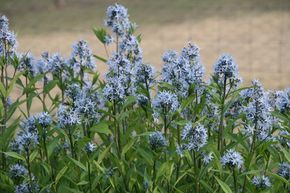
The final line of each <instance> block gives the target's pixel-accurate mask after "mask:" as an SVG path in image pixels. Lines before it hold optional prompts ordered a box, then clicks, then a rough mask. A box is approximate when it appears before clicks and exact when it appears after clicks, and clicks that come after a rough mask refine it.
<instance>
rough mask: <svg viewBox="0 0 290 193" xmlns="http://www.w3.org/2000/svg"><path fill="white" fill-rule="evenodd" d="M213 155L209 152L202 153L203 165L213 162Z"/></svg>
mask: <svg viewBox="0 0 290 193" xmlns="http://www.w3.org/2000/svg"><path fill="white" fill-rule="evenodd" d="M212 154H213V153H212V152H210V153H204V152H203V153H202V154H201V155H202V161H203V163H204V164H205V165H208V164H209V163H210V162H211V161H212V160H213V155H212Z"/></svg>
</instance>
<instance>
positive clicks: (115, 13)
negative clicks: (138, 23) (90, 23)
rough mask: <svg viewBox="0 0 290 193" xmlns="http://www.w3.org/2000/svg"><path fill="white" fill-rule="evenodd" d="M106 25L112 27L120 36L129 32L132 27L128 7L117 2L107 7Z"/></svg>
mask: <svg viewBox="0 0 290 193" xmlns="http://www.w3.org/2000/svg"><path fill="white" fill-rule="evenodd" d="M105 25H106V26H108V27H110V28H111V29H112V31H113V32H114V33H116V34H117V35H119V36H123V35H125V34H127V33H128V31H129V29H130V27H131V23H130V21H129V15H128V11H127V9H126V8H125V7H124V6H122V5H119V4H117V3H116V4H115V5H111V6H109V7H108V8H107V16H106V19H105Z"/></svg>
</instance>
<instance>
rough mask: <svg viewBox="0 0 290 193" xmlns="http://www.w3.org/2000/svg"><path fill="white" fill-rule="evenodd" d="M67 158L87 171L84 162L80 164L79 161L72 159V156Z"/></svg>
mask: <svg viewBox="0 0 290 193" xmlns="http://www.w3.org/2000/svg"><path fill="white" fill-rule="evenodd" d="M69 159H70V160H71V161H72V162H73V163H74V164H75V165H77V166H78V167H79V168H81V169H83V170H84V171H87V167H86V166H85V165H84V164H82V163H81V162H80V161H78V160H75V159H73V158H71V157H69Z"/></svg>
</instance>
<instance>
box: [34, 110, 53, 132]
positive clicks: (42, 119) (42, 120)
mask: <svg viewBox="0 0 290 193" xmlns="http://www.w3.org/2000/svg"><path fill="white" fill-rule="evenodd" d="M34 117H35V120H36V122H37V124H40V125H41V126H42V127H43V128H44V127H48V126H49V125H50V124H51V123H52V119H51V116H50V114H49V113H48V112H41V113H37V114H36V115H34Z"/></svg>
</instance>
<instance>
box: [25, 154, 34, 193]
mask: <svg viewBox="0 0 290 193" xmlns="http://www.w3.org/2000/svg"><path fill="white" fill-rule="evenodd" d="M26 164H27V170H28V176H29V192H30V193H32V182H33V180H32V173H31V167H30V155H29V149H26Z"/></svg>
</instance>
